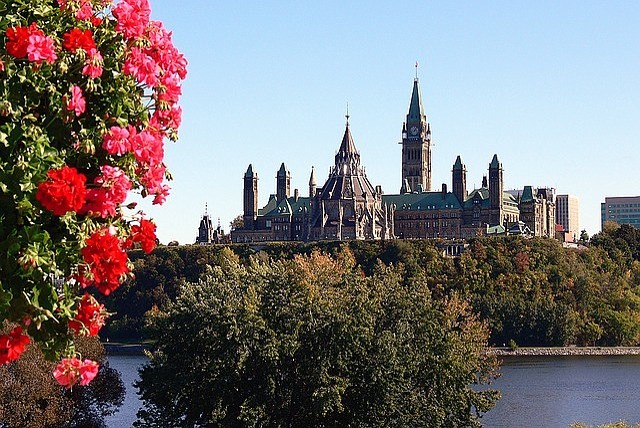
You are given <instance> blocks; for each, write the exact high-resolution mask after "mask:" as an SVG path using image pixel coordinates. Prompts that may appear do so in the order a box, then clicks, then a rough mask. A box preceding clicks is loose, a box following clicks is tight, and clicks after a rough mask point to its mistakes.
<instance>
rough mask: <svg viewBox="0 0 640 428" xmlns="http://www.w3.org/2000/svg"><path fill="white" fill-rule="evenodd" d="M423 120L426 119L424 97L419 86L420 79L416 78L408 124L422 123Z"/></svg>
mask: <svg viewBox="0 0 640 428" xmlns="http://www.w3.org/2000/svg"><path fill="white" fill-rule="evenodd" d="M423 119H425V114H424V108H423V107H422V96H421V95H420V86H419V85H418V79H417V78H416V79H415V80H414V81H413V92H412V93H411V104H409V114H407V123H409V122H420V121H422V120H423ZM425 120H426V119H425Z"/></svg>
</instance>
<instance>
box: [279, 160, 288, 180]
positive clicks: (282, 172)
mask: <svg viewBox="0 0 640 428" xmlns="http://www.w3.org/2000/svg"><path fill="white" fill-rule="evenodd" d="M287 172H288V171H287V168H286V167H285V166H284V162H282V165H280V169H279V170H278V177H282V176H286V175H287Z"/></svg>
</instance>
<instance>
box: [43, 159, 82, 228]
mask: <svg viewBox="0 0 640 428" xmlns="http://www.w3.org/2000/svg"><path fill="white" fill-rule="evenodd" d="M47 176H48V177H49V180H47V181H43V182H42V183H40V184H39V185H38V191H37V193H36V199H37V200H38V202H40V203H41V204H42V206H43V207H45V208H46V209H48V210H49V211H51V212H52V213H53V214H55V215H57V216H61V215H65V214H66V213H67V212H70V211H71V212H74V211H78V210H80V209H81V208H82V207H83V206H84V202H85V199H86V195H87V189H86V188H85V186H84V185H85V182H86V181H87V177H85V176H84V175H83V174H80V173H79V172H78V170H77V169H75V168H74V167H71V166H63V167H62V168H59V169H52V170H50V171H49V172H47Z"/></svg>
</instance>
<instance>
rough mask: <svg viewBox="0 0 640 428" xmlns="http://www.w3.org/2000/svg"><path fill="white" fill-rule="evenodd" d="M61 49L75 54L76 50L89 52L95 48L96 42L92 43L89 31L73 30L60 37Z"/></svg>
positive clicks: (91, 35)
mask: <svg viewBox="0 0 640 428" xmlns="http://www.w3.org/2000/svg"><path fill="white" fill-rule="evenodd" d="M62 39H63V41H62V47H63V48H65V49H66V50H68V51H69V52H73V53H76V51H77V50H78V49H83V50H84V51H85V52H89V51H91V49H95V48H96V42H94V41H93V34H92V33H91V30H81V29H79V28H74V29H72V30H70V31H68V32H66V33H64V35H63V36H62Z"/></svg>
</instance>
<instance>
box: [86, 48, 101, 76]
mask: <svg viewBox="0 0 640 428" xmlns="http://www.w3.org/2000/svg"><path fill="white" fill-rule="evenodd" d="M103 64H104V63H103V60H102V55H101V54H100V51H99V50H97V49H91V50H90V51H89V56H88V57H87V61H86V62H85V66H84V67H83V68H82V74H83V75H85V76H89V77H91V78H92V79H96V78H98V77H100V76H102V66H103Z"/></svg>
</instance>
